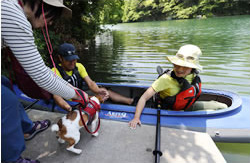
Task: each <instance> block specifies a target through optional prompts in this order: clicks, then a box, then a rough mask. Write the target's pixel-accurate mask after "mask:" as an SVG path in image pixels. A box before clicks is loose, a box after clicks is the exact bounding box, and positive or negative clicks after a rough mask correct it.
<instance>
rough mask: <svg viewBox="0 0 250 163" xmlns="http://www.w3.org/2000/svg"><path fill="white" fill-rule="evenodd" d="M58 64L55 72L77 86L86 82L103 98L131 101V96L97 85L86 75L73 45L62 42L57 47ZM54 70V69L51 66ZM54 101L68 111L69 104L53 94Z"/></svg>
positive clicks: (129, 102) (120, 101) (128, 103)
mask: <svg viewBox="0 0 250 163" xmlns="http://www.w3.org/2000/svg"><path fill="white" fill-rule="evenodd" d="M58 58H59V61H60V64H57V65H56V74H57V75H58V76H59V77H61V78H63V79H64V80H66V81H67V82H69V83H70V84H71V85H73V86H74V87H77V88H82V87H83V82H85V83H86V84H87V86H88V87H89V89H90V90H91V91H92V92H93V93H95V94H100V95H102V96H103V97H104V98H105V99H107V98H110V99H111V100H112V101H113V102H116V103H124V104H127V105H130V104H132V103H133V99H132V98H127V97H124V96H122V95H120V94H118V93H116V92H113V91H111V90H107V89H106V88H103V87H98V86H97V84H96V83H95V82H94V81H93V80H92V79H91V78H90V77H89V76H88V73H87V71H86V69H85V67H84V66H83V65H82V64H81V63H78V62H77V60H78V59H79V56H78V55H77V54H76V53H75V47H74V46H73V45H72V44H69V43H64V44H62V45H60V47H59V55H58ZM52 71H53V72H54V71H55V69H54V68H52ZM53 97H54V99H55V102H56V103H57V105H59V106H60V107H61V108H63V109H65V110H67V111H70V110H71V106H70V105H69V104H68V103H67V102H66V101H65V100H63V99H62V98H61V97H60V96H57V95H53Z"/></svg>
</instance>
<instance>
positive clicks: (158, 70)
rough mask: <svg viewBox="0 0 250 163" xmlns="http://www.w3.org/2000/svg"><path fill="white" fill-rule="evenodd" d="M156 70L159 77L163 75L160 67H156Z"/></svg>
mask: <svg viewBox="0 0 250 163" xmlns="http://www.w3.org/2000/svg"><path fill="white" fill-rule="evenodd" d="M156 70H157V73H158V74H159V75H160V74H162V73H163V69H162V68H161V66H157V67H156Z"/></svg>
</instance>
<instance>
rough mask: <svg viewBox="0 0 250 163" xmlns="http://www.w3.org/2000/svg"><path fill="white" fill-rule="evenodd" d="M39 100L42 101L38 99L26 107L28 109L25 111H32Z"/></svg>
mask: <svg viewBox="0 0 250 163" xmlns="http://www.w3.org/2000/svg"><path fill="white" fill-rule="evenodd" d="M39 100H40V99H37V100H36V101H34V102H33V103H31V104H30V105H28V106H26V107H25V108H24V110H28V109H30V108H31V107H32V106H33V105H35V103H37V102H38V101H39Z"/></svg>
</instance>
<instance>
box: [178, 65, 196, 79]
mask: <svg viewBox="0 0 250 163" xmlns="http://www.w3.org/2000/svg"><path fill="white" fill-rule="evenodd" d="M191 71H192V68H189V67H183V66H178V65H175V64H174V73H175V75H176V76H177V77H183V78H184V77H185V76H187V75H189V74H190V73H191Z"/></svg>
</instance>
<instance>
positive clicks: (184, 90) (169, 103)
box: [162, 71, 201, 111]
mask: <svg viewBox="0 0 250 163" xmlns="http://www.w3.org/2000/svg"><path fill="white" fill-rule="evenodd" d="M170 76H171V77H172V78H174V79H176V80H177V81H178V83H179V84H181V85H182V87H181V90H180V92H179V93H177V94H176V95H174V96H168V97H166V98H165V99H163V100H162V108H165V109H166V108H168V109H171V110H175V111H179V110H186V109H188V108H189V107H191V106H192V104H193V103H194V102H195V101H196V100H198V98H199V97H200V94H201V80H200V77H199V75H198V74H197V75H196V76H195V78H194V79H193V81H192V83H191V84H189V82H188V81H187V80H186V79H184V78H178V77H176V76H175V73H174V72H173V71H172V72H171V75H170Z"/></svg>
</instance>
